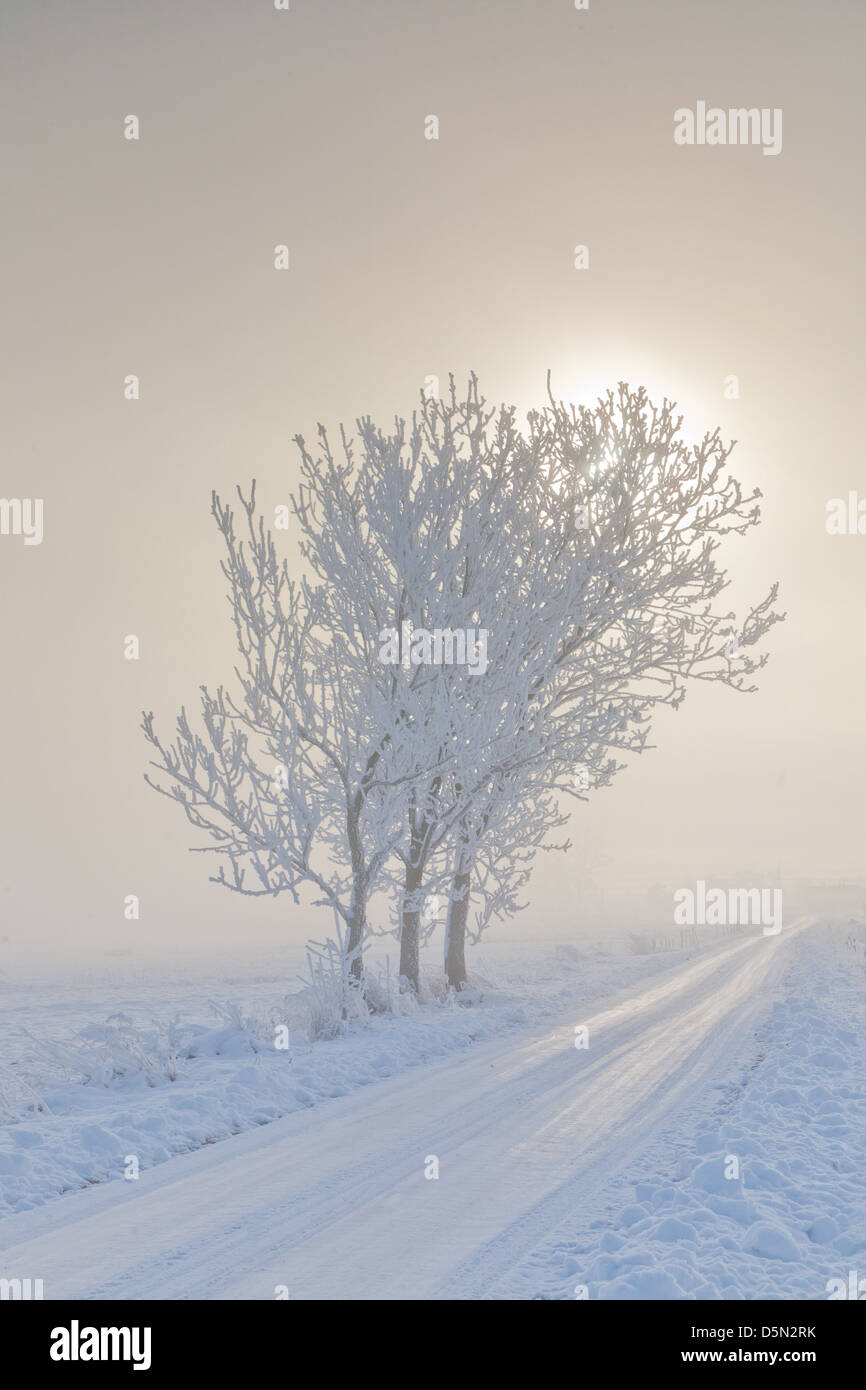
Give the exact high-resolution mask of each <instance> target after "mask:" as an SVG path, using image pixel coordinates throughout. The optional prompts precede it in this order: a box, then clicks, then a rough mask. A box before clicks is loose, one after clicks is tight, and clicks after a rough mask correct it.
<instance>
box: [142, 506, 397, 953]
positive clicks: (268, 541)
mask: <svg viewBox="0 0 866 1390" xmlns="http://www.w3.org/2000/svg"><path fill="white" fill-rule="evenodd" d="M238 496H239V498H240V502H241V508H242V513H243V517H244V527H243V531H242V533H241V535H238V533H237V532H236V530H235V514H234V512H233V511H232V509H231V508H230V507H229V506H228V505H226V504H224V503H223V502H221V500H220V498H219V497H218V496H217V495H216V494H214V496H213V502H212V509H213V514H214V517H215V519H216V522H217V525H218V527H219V530H220V532H221V534H222V537H223V540H224V543H225V551H226V558H225V560H224V561H223V563H222V570H223V573H224V575H225V577H226V579H227V580H228V585H229V593H228V597H229V603H230V608H231V614H232V619H233V623H234V629H235V638H236V643H237V648H238V652H239V654H240V664H239V666H238V668H237V670H236V674H237V678H238V687H239V688H238V690H237V691H236V692H234V693H232V692H230V691H229V690H227V689H226V688H225V687H220V688H219V689H217V690H216V691H215V692H211V691H209V690H208V689H207V688H205V687H202V690H201V711H200V721H199V723H198V724H197V725H194V724H193V723H192V722H191V721H190V719H189V717H188V715H187V712H186V710H185V709H182V710H181V712H180V714H179V716H178V718H177V725H176V733H175V738H174V740H173V741H168V742H163V740H162V739H161V738H160V737H159V735H158V734H157V732H156V729H155V726H154V719H153V714H152V713H147V714H145V715H144V720H143V728H144V732H145V735H146V737H147V739H148V741H149V743H150V745H151V747H152V748H153V749H154V750H155V752H156V754H157V757H156V758H155V760H154V762H153V764H152V766H153V768H154V769H155V772H156V776H152V775H149V776H148V777H147V781H148V782H149V783H150V785H151V786H153V787H154V788H155V789H156V790H157V791H160V792H162V793H163V794H165V795H168V796H170V797H172V798H173V799H174V800H175V801H177V802H178V803H179V804H180V806H181V807H182V808H183V811H184V812H185V814H186V816H187V819H188V820H189V821H190V823H191V824H192V825H193V826H195V827H196V829H198V830H202V831H205V832H206V833H207V835H208V836H209V837H210V839H211V840H213V842H214V843H213V844H211V845H208V846H202V847H199V848H200V852H211V853H215V854H216V855H218V856H219V857H220V860H221V863H220V866H219V870H218V872H217V873H216V874H215V875H214V876H213V881H214V882H216V883H218V884H220V885H222V886H224V887H227V888H229V889H231V890H232V891H234V892H237V893H242V894H248V895H253V896H256V895H264V894H271V895H276V894H279V893H282V892H288V893H289V894H290V895H291V896H292V897H293V899H294V900H295V901H296V902H297V901H298V895H299V890H300V889H301V888H302V887H303V886H305V885H306V886H307V887H308V888H311V889H312V890H313V892H314V894H315V895H316V897H315V901H316V903H317V904H320V905H325V906H327V907H329V908H330V909H331V910H332V912H333V914H334V918H335V921H336V923H337V929H338V935H339V936H340V939H341V941H342V943H343V947H344V954H345V958H346V964H347V968H348V970H349V972H350V973H351V975H352V976H353V977H354V978H355V979H360V978H361V974H362V966H361V953H362V950H363V945H364V940H365V937H366V934H367V915H366V914H367V905H368V903H369V899H370V895H371V893H372V892H373V890H374V887H375V884H376V881H377V877H378V875H379V874H380V873H381V871H382V868H383V865H384V864H385V863H386V862H387V861H388V859H389V857H390V855H391V854H392V852H393V844H394V839H395V838H396V836H397V835H398V834H399V833H400V832H401V828H402V827H401V826H400V824H399V822H397V821H396V820H395V819H394V814H393V808H392V806H391V805H390V803H389V800H388V797H387V795H384V794H383V793H382V791H381V788H377V787H376V785H375V778H376V775H377V767H378V764H379V761H380V759H381V758H382V757H383V755H384V754H385V752H386V750H387V747H388V740H389V730H388V728H387V727H386V726H385V725H383V724H382V723H381V722H379V720H380V717H381V716H384V717H385V718H386V719H387V716H388V714H389V707H388V705H387V703H383V702H379V701H377V699H376V691H375V690H374V689H372V688H370V686H369V685H368V684H366V683H365V682H364V681H363V678H362V676H363V673H361V678H358V679H356V677H357V676H358V673H357V672H356V671H355V669H354V667H353V666H352V663H351V662H349V661H348V660H347V659H345V657H346V654H345V652H344V650H343V645H344V637H345V634H344V633H343V631H342V630H341V629H333V628H331V627H329V626H328V604H327V601H326V595H324V594H323V593H322V591H321V590H317V589H316V587H315V586H312V585H310V584H308V583H305V582H298V581H296V580H294V579H292V578H291V577H290V575H289V572H288V566H287V563H286V560H285V558H283V559H281V558H280V557H279V556H278V554H277V550H276V546H275V544H274V540H273V537H272V535H271V533H270V531H268V530H266V529H265V526H264V523H263V520H262V518H261V517H260V516H259V515H258V514H257V512H256V502H255V484H253V486H252V488H251V490H250V493H249V495H248V496H246V497H245V496H244V495H243V493H242V492H241V491H240V489H238Z"/></svg>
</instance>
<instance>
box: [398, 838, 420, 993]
mask: <svg viewBox="0 0 866 1390" xmlns="http://www.w3.org/2000/svg"><path fill="white" fill-rule="evenodd" d="M422 873H423V870H422V869H421V868H420V867H418V868H415V867H414V866H413V865H411V864H410V865H408V866H407V868H406V877H405V881H404V885H403V906H402V912H401V918H400V974H401V975H403V976H404V977H405V979H406V980H408V982H409V984H410V986H411V987H412V989H414V991H415V993H416V994H417V992H418V987H419V984H420V979H419V972H420V960H419V944H418V924H419V919H420V916H421V912H420V909H419V907H418V905H417V902H418V898H417V894H418V889H419V888H420V887H421V877H422Z"/></svg>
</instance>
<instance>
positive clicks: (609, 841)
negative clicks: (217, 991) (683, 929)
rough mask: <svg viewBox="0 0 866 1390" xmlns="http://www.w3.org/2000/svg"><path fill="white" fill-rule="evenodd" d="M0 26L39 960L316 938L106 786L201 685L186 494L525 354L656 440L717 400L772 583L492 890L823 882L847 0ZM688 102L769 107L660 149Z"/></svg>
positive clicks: (224, 649)
mask: <svg viewBox="0 0 866 1390" xmlns="http://www.w3.org/2000/svg"><path fill="white" fill-rule="evenodd" d="M0 15H2V24H0V49H2V81H0V104H2V124H0V132H2V141H3V186H4V203H5V209H4V218H3V227H2V242H3V245H2V254H3V269H4V280H5V293H4V305H3V319H4V326H5V332H4V334H3V347H2V351H3V355H4V362H3V373H2V377H3V407H2V408H3V429H4V434H5V440H4V449H3V468H2V484H0V494H2V495H3V496H5V497H7V498H12V497H18V498H27V497H41V498H43V499H44V540H43V543H42V544H41V545H38V546H24V544H23V541H22V538H21V537H16V536H0V593H2V598H0V603H2V657H3V707H4V708H3V731H4V738H3V756H2V764H0V790H2V816H3V821H2V827H0V834H2V848H3V856H2V863H3V872H2V895H3V896H2V916H3V923H2V932H3V933H4V934H6V935H8V936H10V937H11V938H13V940H17V941H26V942H27V944H28V945H30V946H32V945H34V944H37V943H43V942H44V944H45V948H46V951H50V950H52V949H54V948H55V947H57V946H61V945H62V946H64V947H69V946H70V945H71V944H77V943H81V944H82V946H83V945H90V944H99V945H101V944H103V943H104V942H106V941H108V940H109V939H114V940H115V941H116V942H117V943H118V944H123V942H124V941H125V940H128V941H129V943H130V944H135V943H136V942H137V941H142V940H146V941H147V942H150V943H153V944H156V945H159V944H161V943H171V942H183V943H185V944H196V943H199V942H200V943H202V944H204V943H206V942H207V941H209V940H211V939H213V940H217V939H219V940H222V941H224V940H226V939H229V938H232V937H236V938H237V939H238V940H239V941H240V940H245V939H246V940H251V939H254V938H258V937H266V936H268V935H270V936H271V937H272V938H273V939H276V938H277V937H278V934H279V933H280V932H281V931H283V930H289V931H291V932H293V933H294V932H298V933H306V931H307V930H308V928H309V927H310V925H311V924H312V925H313V929H314V931H315V932H317V933H321V932H326V931H327V930H328V929H329V923H328V921H327V918H326V916H325V914H321V916H317V915H316V914H312V913H309V912H307V913H301V912H298V911H297V910H296V909H293V907H292V905H291V904H290V903H289V902H288V900H287V899H286V900H280V901H278V902H267V901H259V900H247V899H238V898H235V897H232V896H231V895H229V894H227V893H225V892H223V891H221V890H220V889H218V888H216V887H214V886H212V885H210V884H208V883H207V870H208V866H209V860H208V859H207V858H204V857H202V856H197V855H190V854H188V853H187V852H186V849H187V846H188V845H189V844H191V843H194V841H193V839H192V838H191V832H190V831H189V830H188V828H187V826H186V823H185V822H184V821H183V818H182V817H181V816H180V815H179V813H177V811H176V808H174V807H171V806H170V805H169V804H168V803H166V802H164V801H162V800H161V799H159V798H157V797H156V796H154V794H153V793H151V792H149V791H148V790H147V788H146V787H145V786H144V784H143V782H142V772H143V769H144V767H145V764H146V760H147V750H146V748H145V745H144V742H143V739H142V737H141V735H140V733H139V731H138V722H139V712H140V710H141V709H142V708H153V709H154V710H155V711H156V712H157V714H158V716H160V718H161V720H162V723H163V727H166V720H167V718H168V717H169V716H171V715H173V713H174V711H175V710H176V709H177V708H178V707H179V706H180V704H181V703H183V702H186V703H187V704H188V705H190V706H194V705H195V703H196V692H197V688H198V686H199V685H200V684H201V683H205V682H206V683H216V682H219V681H220V680H224V679H227V678H229V677H230V673H231V668H232V666H233V661H234V649H233V643H232V633H231V629H230V626H229V624H228V621H227V608H226V605H225V602H224V600H223V597H222V596H223V590H224V584H223V581H222V577H221V575H220V573H219V570H218V562H219V558H220V549H219V544H218V537H217V536H216V533H215V530H214V526H213V523H212V520H211V518H210V515H209V500H210V491H211V488H212V487H213V486H215V485H216V486H217V487H218V488H220V489H222V490H226V489H228V488H229V487H231V486H232V485H233V484H234V483H235V482H236V481H241V482H247V481H248V480H249V479H250V478H251V477H252V476H256V477H258V479H259V480H260V490H261V500H262V501H263V502H264V503H265V504H266V506H267V507H268V508H271V507H272V506H273V505H274V504H275V503H277V502H281V501H287V500H288V496H289V493H290V491H291V490H292V488H293V486H294V484H295V481H296V477H297V473H296V459H295V451H294V446H293V445H292V444H291V437H292V435H293V434H294V433H295V432H297V431H300V432H302V433H304V434H306V435H308V436H310V435H312V434H313V431H314V429H315V425H316V423H317V421H318V420H320V419H321V420H323V421H325V422H330V423H331V424H336V423H337V422H338V421H339V420H341V419H342V420H346V421H351V420H353V419H354V418H355V417H356V416H357V415H358V414H359V413H371V414H373V415H374V416H379V417H382V418H383V419H385V420H387V419H388V418H389V417H390V416H391V415H392V414H393V412H394V411H397V410H399V411H401V412H405V411H408V410H411V408H412V406H413V404H414V403H415V400H416V397H417V392H418V390H419V388H420V386H421V384H422V382H423V380H424V379H425V377H427V376H428V375H430V374H436V375H438V376H439V377H440V379H441V380H442V381H443V382H444V381H445V380H446V379H447V374H448V372H449V371H454V372H455V373H457V374H458V376H460V377H463V376H464V375H465V374H466V373H467V372H468V371H469V370H470V369H473V370H475V371H476V372H477V373H478V374H479V377H480V380H481V385H482V388H483V389H484V391H485V392H486V394H487V395H488V397H489V398H491V399H494V400H500V399H504V400H507V401H509V402H513V403H515V404H516V405H517V406H518V407H519V408H520V409H521V410H522V409H525V408H526V407H528V406H530V405H532V404H533V403H534V402H537V401H538V400H539V399H540V397H541V396H542V394H543V392H544V383H545V373H546V370H547V368H548V367H550V368H551V369H552V371H553V379H554V385H555V387H556V390H557V393H558V394H562V395H564V396H570V397H573V398H574V399H577V400H580V399H586V398H588V397H590V396H592V395H593V394H594V393H595V392H596V391H597V390H599V389H601V388H602V387H603V386H605V385H606V384H609V383H610V384H612V383H613V382H615V381H616V380H617V379H619V378H625V379H627V380H629V381H630V382H631V383H632V384H634V385H637V384H639V383H643V384H645V385H646V386H647V387H648V388H649V389H650V391H651V392H654V393H657V394H659V395H661V394H664V393H667V394H668V395H669V396H672V397H674V398H675V399H677V400H678V401H679V402H680V404H681V407H682V409H683V410H684V411H685V413H686V425H687V428H689V430H690V432H691V433H693V434H699V433H701V432H702V431H703V430H704V429H705V428H706V427H708V426H709V427H712V426H715V425H716V424H718V425H719V426H720V427H721V428H722V430H723V432H724V434H725V435H726V436H729V437H734V438H736V439H737V440H738V441H739V443H738V445H737V448H736V450H735V452H734V456H733V461H732V462H733V466H734V471H735V472H736V473H737V474H738V476H740V477H741V478H742V480H743V481H744V482H745V483H746V484H747V485H757V486H758V487H760V488H761V490H762V491H763V493H764V503H763V510H764V522H763V525H762V527H761V528H760V531H757V532H755V533H753V534H752V535H751V536H750V537H748V538H747V539H745V540H743V541H739V542H736V543H734V544H733V545H732V547H731V550H730V557H729V558H730V564H731V569H732V574H733V575H734V577H735V580H736V583H735V594H736V596H737V597H739V596H741V595H742V596H744V597H746V598H749V597H753V598H755V599H757V598H759V597H761V596H762V595H763V594H764V592H765V591H766V589H767V588H768V587H769V585H770V583H771V582H772V581H773V580H774V579H777V578H778V579H779V580H780V582H781V600H780V601H781V606H782V608H784V609H785V610H787V612H788V621H787V623H786V624H785V625H784V626H782V627H777V628H776V629H774V631H773V632H772V634H771V636H770V639H769V647H768V649H769V650H770V651H771V653H772V659H771V663H770V665H769V667H768V669H767V671H766V672H765V673H764V674H763V676H762V678H761V692H760V694H758V695H754V696H751V697H738V696H736V695H734V694H733V693H731V692H729V691H726V690H724V689H721V688H719V689H717V688H715V687H710V686H700V687H699V688H697V689H696V690H694V691H693V692H692V693H691V695H690V697H689V698H688V700H687V701H686V704H685V706H684V708H683V709H681V710H680V711H679V712H678V713H677V714H676V715H675V716H667V717H664V718H661V719H660V720H659V722H658V725H657V739H656V742H657V744H658V747H657V750H656V751H654V752H650V753H647V754H646V755H645V756H644V758H643V759H642V760H641V762H640V765H639V766H637V767H636V768H634V769H633V770H631V771H629V772H628V773H625V774H623V775H622V776H621V777H620V778H619V779H618V780H617V781H616V782H615V784H614V786H613V787H612V788H611V789H610V790H606V791H604V792H602V793H600V794H599V795H598V796H597V797H596V798H595V799H594V800H593V801H592V802H591V803H590V804H589V805H588V806H587V807H585V808H581V809H580V810H579V811H578V812H577V813H576V814H575V817H574V819H573V822H572V834H573V837H574V839H575V841H576V849H575V852H574V854H573V855H572V856H571V857H569V858H568V859H565V858H563V859H558V860H556V861H554V862H553V863H551V864H550V865H548V866H547V867H546V871H545V874H544V876H543V879H544V881H543V882H541V881H540V880H539V881H538V882H536V884H535V886H534V889H533V903H534V905H535V906H536V907H537V909H538V911H537V912H536V913H534V916H535V917H536V919H538V918H540V917H547V918H549V919H550V920H551V921H557V922H559V923H560V924H562V923H565V924H567V923H568V921H569V920H570V919H571V918H573V917H576V916H577V915H578V913H579V907H578V906H577V905H578V904H579V896H578V894H577V891H576V889H577V885H578V884H579V883H580V882H581V881H582V880H584V879H585V878H586V876H587V874H588V873H589V872H590V871H593V872H595V873H596V875H597V876H598V877H603V878H604V880H605V881H606V882H608V883H609V884H611V885H616V884H618V883H628V884H631V883H636V884H638V885H640V884H642V883H646V884H647V885H649V884H651V883H659V884H662V885H669V886H670V888H671V890H673V888H675V887H677V886H679V885H681V884H684V883H690V882H693V881H694V879H695V878H696V877H708V878H710V877H712V876H713V875H725V874H729V873H734V872H736V871H737V870H738V869H744V870H745V869H747V868H755V869H756V870H759V871H761V872H763V873H765V874H767V875H770V874H773V875H774V874H775V873H776V871H777V869H778V870H780V871H781V873H782V874H783V875H792V874H797V875H799V874H805V875H810V874H814V875H853V874H859V873H861V872H862V870H863V839H864V816H863V802H864V787H866V757H864V746H863V745H864V741H863V732H862V731H863V706H864V680H866V662H864V655H863V652H864V636H863V622H862V612H863V599H864V583H863V575H864V571H866V536H829V535H828V534H827V533H826V530H825V508H826V503H827V500H828V499H829V498H832V497H838V496H847V494H848V492H849V491H851V490H857V489H859V490H860V492H861V493H862V495H863V496H864V497H866V465H864V457H863V430H862V424H861V420H862V402H863V377H864V363H863V351H862V341H863V338H862V322H863V310H864V303H863V268H862V267H863V252H862V229H863V222H864V205H863V204H864V197H863V179H862V156H863V132H864V119H863V116H864V110H863V97H862V70H863V62H864V48H866V43H864V40H866V11H864V7H863V4H862V0H823V3H821V4H820V5H818V4H815V3H814V0H808V2H807V0H739V2H738V0H733V3H728V4H725V5H716V4H709V3H703V4H695V3H694V0H679V2H678V3H673V2H671V0H669V2H668V3H649V2H648V0H629V2H625V0H591V5H590V8H589V10H587V11H576V10H575V8H574V5H573V4H572V3H571V0H497V2H496V3H493V0H481V2H480V3H479V0H473V2H472V3H467V0H440V2H439V3H437V4H429V3H420V2H419V0H389V3H383V2H382V0H365V3H350V2H349V0H342V3H335V0H291V10H290V11H289V12H288V13H285V12H278V11H275V10H274V9H273V7H272V6H271V5H270V4H269V3H268V0H257V2H256V3H253V0H246V3H240V0H238V3H231V4H230V3H225V0H223V2H222V3H220V2H219V0H184V3H183V4H182V5H180V4H178V3H177V0H165V3H156V2H155V0H146V2H145V3H142V0H137V2H136V3H132V2H131V0H103V2H102V3H97V0H77V2H76V3H75V4H70V3H69V0H65V3H64V2H60V0H54V2H53V3H52V0H41V2H40V3H39V4H38V5H34V4H32V3H27V2H26V0H2V3H0ZM698 101H705V102H706V103H707V104H708V105H709V106H718V107H721V108H723V109H727V108H730V107H739V106H747V107H752V106H754V107H757V108H767V109H770V110H772V109H776V108H779V109H781V111H782V113H783V125H782V132H783V143H782V149H781V152H780V153H779V154H778V155H776V156H767V155H764V154H763V152H762V149H761V148H760V147H756V146H733V145H727V146H715V147H711V146H707V145H705V146H697V145H694V146H691V147H689V146H678V145H676V144H675V143H674V140H673V128H674V118H673V113H674V111H675V110H676V109H677V108H681V107H692V108H694V107H695V106H696V103H697V102H698ZM130 114H134V115H136V116H137V117H138V118H139V121H140V139H139V140H137V141H133V140H127V139H125V138H124V118H125V117H126V116H128V115H130ZM429 115H436V116H437V117H438V120H439V138H438V140H428V139H425V118H426V117H428V116H429ZM278 243H285V244H287V245H288V246H289V248H290V256H291V268H290V269H289V270H288V271H287V272H280V271H277V270H275V269H274V266H273V256H274V246H275V245H276V244H278ZM578 244H585V245H586V246H588V247H589V253H590V264H589V268H588V269H586V270H577V269H575V267H574V248H575V246H576V245H578ZM130 373H135V374H137V375H138V376H139V377H140V381H141V399H140V400H138V401H126V400H124V396H123V382H124V378H125V377H126V376H127V375H128V374H130ZM731 375H735V376H737V378H738V380H739V391H740V397H739V399H736V400H732V399H726V397H725V393H724V385H725V379H726V377H729V376H731ZM296 540H297V536H296V533H295V532H293V531H290V532H289V533H288V534H287V537H286V544H287V545H288V546H290V547H294V546H295V544H296ZM129 633H134V634H136V635H137V636H138V637H139V639H140V643H141V659H140V660H139V661H137V662H130V661H126V660H124V655H123V639H124V636H125V635H126V634H129ZM598 865H602V866H603V867H602V868H600V869H599V868H597V866H598ZM129 893H136V894H138V895H139V896H140V898H141V920H140V922H139V923H133V924H130V923H126V922H125V921H124V920H123V908H122V904H123V898H124V895H126V894H129Z"/></svg>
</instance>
